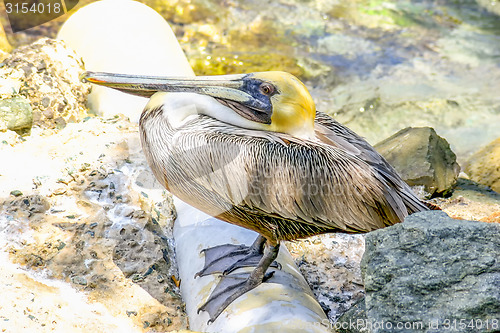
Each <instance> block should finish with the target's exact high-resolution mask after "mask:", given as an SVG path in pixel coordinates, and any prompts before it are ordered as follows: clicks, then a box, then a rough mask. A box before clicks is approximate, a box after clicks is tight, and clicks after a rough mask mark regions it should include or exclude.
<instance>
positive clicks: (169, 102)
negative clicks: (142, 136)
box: [146, 92, 265, 130]
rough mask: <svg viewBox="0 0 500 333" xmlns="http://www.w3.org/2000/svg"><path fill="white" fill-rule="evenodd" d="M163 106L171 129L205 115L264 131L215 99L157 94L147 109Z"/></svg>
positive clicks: (198, 95) (202, 96)
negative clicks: (199, 115) (197, 116)
mask: <svg viewBox="0 0 500 333" xmlns="http://www.w3.org/2000/svg"><path fill="white" fill-rule="evenodd" d="M160 105H162V106H163V116H164V117H166V118H167V120H168V122H169V123H170V125H171V126H172V127H173V128H178V127H180V126H182V125H183V124H184V123H185V122H186V121H188V120H189V119H192V116H196V115H198V114H202V115H206V116H209V117H212V118H214V119H217V120H220V121H222V122H225V123H228V124H231V125H234V126H237V127H241V128H248V129H254V130H265V127H264V126H265V125H264V124H259V123H256V122H253V121H251V120H248V119H246V118H243V117H242V116H240V115H239V114H237V113H236V112H234V111H233V110H232V109H230V108H228V107H226V106H224V105H222V104H221V103H219V102H218V101H217V100H216V99H215V98H213V97H210V96H206V95H200V94H196V93H184V92H183V93H177V92H174V93H166V92H157V93H156V94H154V95H153V96H151V98H150V100H149V102H148V104H147V105H146V108H147V109H153V108H157V107H158V106H160Z"/></svg>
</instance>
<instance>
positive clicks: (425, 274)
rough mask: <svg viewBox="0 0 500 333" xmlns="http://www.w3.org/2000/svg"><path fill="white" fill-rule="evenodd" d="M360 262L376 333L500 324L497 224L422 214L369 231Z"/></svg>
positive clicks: (495, 326)
mask: <svg viewBox="0 0 500 333" xmlns="http://www.w3.org/2000/svg"><path fill="white" fill-rule="evenodd" d="M361 265H362V271H363V275H364V281H365V290H366V298H365V302H366V315H367V317H368V321H369V322H371V323H372V324H373V326H372V327H371V329H372V332H374V333H378V332H444V331H455V332H456V331H459V332H498V330H499V329H500V326H499V325H500V322H499V321H500V225H498V224H496V223H483V222H472V221H464V220H454V219H451V218H449V217H448V216H447V215H446V213H444V212H436V211H429V212H421V213H417V214H414V215H411V216H409V217H408V218H406V219H405V221H404V223H399V224H397V225H394V226H392V227H388V228H385V229H381V230H377V231H374V232H371V233H369V234H368V235H367V237H366V252H365V255H364V257H363V260H362V263H361ZM381 323H383V324H381ZM398 324H399V325H402V326H403V327H402V328H397V325H398ZM487 324H488V327H487V326H486V325H487ZM481 325H482V326H481ZM454 327H457V329H453V328H454ZM391 328H392V329H391Z"/></svg>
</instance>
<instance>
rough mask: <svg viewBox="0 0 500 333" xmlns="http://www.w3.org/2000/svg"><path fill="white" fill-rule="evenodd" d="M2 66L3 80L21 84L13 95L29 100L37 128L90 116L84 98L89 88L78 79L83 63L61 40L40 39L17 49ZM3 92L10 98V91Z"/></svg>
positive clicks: (1, 74)
mask: <svg viewBox="0 0 500 333" xmlns="http://www.w3.org/2000/svg"><path fill="white" fill-rule="evenodd" d="M3 63H4V65H3V66H2V67H0V77H2V78H4V79H9V80H11V82H14V83H16V82H17V83H19V84H18V85H17V86H16V84H12V86H13V89H12V96H16V94H19V95H21V96H23V97H25V98H27V99H28V100H29V102H30V105H31V108H32V109H33V121H34V124H35V125H38V126H41V127H45V128H55V127H58V128H61V127H64V126H65V125H66V123H67V122H74V121H78V120H81V119H83V118H84V117H85V116H87V111H86V107H85V98H86V97H85V96H86V94H87V93H88V91H89V89H90V86H89V84H84V83H81V82H80V80H79V75H80V74H81V73H82V72H83V70H84V69H83V62H82V60H81V59H80V57H79V56H78V55H77V54H76V53H75V52H74V51H72V50H70V49H68V48H67V47H66V46H65V44H64V43H63V42H62V41H56V40H53V39H49V38H43V39H40V40H39V41H37V42H35V43H33V44H30V45H26V46H22V47H19V48H17V49H15V50H14V51H13V52H12V54H11V55H10V56H9V57H8V58H7V59H5V60H4V62H3ZM16 87H17V88H18V89H19V90H18V91H16ZM3 93H4V94H3V95H2V97H4V98H5V97H10V96H5V94H8V93H9V92H8V91H7V92H5V91H3Z"/></svg>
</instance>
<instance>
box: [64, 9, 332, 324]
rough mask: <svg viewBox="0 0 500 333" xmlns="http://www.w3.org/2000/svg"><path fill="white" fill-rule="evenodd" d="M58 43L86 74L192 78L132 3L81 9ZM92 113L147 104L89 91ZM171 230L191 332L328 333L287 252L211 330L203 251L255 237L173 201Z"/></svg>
mask: <svg viewBox="0 0 500 333" xmlns="http://www.w3.org/2000/svg"><path fill="white" fill-rule="evenodd" d="M58 38H60V39H63V40H64V41H65V42H66V43H67V44H68V45H69V46H71V47H72V48H74V49H75V51H77V52H78V53H79V54H80V55H81V56H82V58H83V60H84V61H85V64H86V69H87V70H92V71H105V72H116V73H126V74H145V75H165V76H167V75H170V76H193V75H194V74H193V71H192V69H191V67H190V66H189V63H188V61H187V59H186V57H185V56H184V53H183V52H182V49H181V48H180V46H179V44H178V42H177V40H176V39H175V36H174V34H173V32H172V30H171V28H170V26H169V25H168V23H167V22H166V21H165V20H164V19H163V18H162V17H161V16H160V15H159V14H158V13H156V12H155V11H154V10H152V9H151V8H149V7H147V6H146V5H143V4H140V3H138V2H135V1H130V0H103V1H99V2H94V3H92V4H90V5H88V6H85V7H83V8H82V9H80V10H78V11H77V12H76V13H75V14H73V16H71V17H70V18H69V19H68V21H66V23H65V24H64V25H63V27H62V28H61V31H60V32H59V35H58ZM92 89H93V92H92V96H90V99H91V102H92V105H91V106H92V107H93V108H94V110H95V111H96V113H99V114H103V115H105V116H109V115H113V114H115V113H124V114H125V115H127V116H129V117H130V118H131V119H138V117H139V115H140V112H141V110H142V109H143V108H144V105H145V104H146V102H147V99H144V98H141V97H136V96H130V95H126V94H123V93H121V92H118V91H114V90H112V89H107V88H103V87H95V86H94V87H93V88H92ZM176 208H177V211H178V218H177V220H176V224H175V228H174V237H175V242H176V255H177V261H178V265H179V274H180V278H181V292H182V296H183V299H184V301H185V302H186V311H187V313H188V316H189V322H190V328H191V329H192V330H196V331H203V332H221V333H224V332H231V333H237V332H241V333H243V332H254V333H257V332H266V333H272V332H288V333H290V332H292V333H293V332H301V333H303V332H311V333H320V332H329V330H328V329H327V328H326V327H325V326H321V325H320V323H321V322H323V323H325V322H326V316H325V314H324V313H323V311H322V309H321V307H320V306H319V304H318V303H317V302H316V300H315V299H314V297H313V295H312V292H311V290H310V289H309V287H308V285H307V283H306V282H305V280H304V278H303V277H302V276H301V274H300V273H299V271H298V269H297V267H296V266H295V265H294V263H293V260H292V258H291V256H290V254H289V253H288V251H287V250H286V248H285V247H284V246H282V247H281V250H280V254H279V256H278V259H277V261H278V262H280V263H281V265H282V269H281V270H278V271H277V272H276V273H275V275H274V277H273V279H272V280H270V281H272V283H271V282H269V283H264V284H262V285H260V286H258V287H257V288H255V289H254V290H252V291H250V292H248V293H247V294H245V295H243V296H241V297H240V298H238V299H237V300H235V301H234V302H233V303H232V304H231V305H230V306H229V307H228V308H227V309H226V310H225V311H224V312H223V313H222V314H221V315H220V316H219V318H218V319H217V320H216V321H215V322H214V323H212V324H210V325H207V322H208V319H209V317H208V314H207V313H206V312H200V313H199V314H198V311H197V310H198V307H200V306H201V305H202V304H203V303H204V302H205V300H206V299H207V298H208V296H209V294H210V292H211V290H213V288H215V286H216V284H217V282H218V278H217V276H216V275H211V276H204V277H198V278H196V279H195V277H194V276H195V274H196V272H198V271H199V270H200V269H201V268H202V267H203V266H204V262H205V259H204V255H203V254H201V253H200V251H201V250H202V249H204V248H207V247H212V246H215V245H219V244H227V243H233V244H242V243H244V244H248V245H250V244H251V243H252V242H253V241H254V240H255V238H256V237H257V234H255V233H254V232H252V231H249V230H246V229H243V228H239V227H237V226H233V225H231V224H228V223H225V222H222V221H219V220H217V219H215V218H211V217H210V216H208V215H205V214H204V213H202V212H200V211H198V210H196V209H194V208H193V207H190V206H188V205H187V204H185V203H183V202H181V201H180V200H176Z"/></svg>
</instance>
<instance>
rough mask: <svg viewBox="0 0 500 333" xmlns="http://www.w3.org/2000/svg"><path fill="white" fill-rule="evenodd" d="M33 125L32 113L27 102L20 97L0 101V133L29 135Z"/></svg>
mask: <svg viewBox="0 0 500 333" xmlns="http://www.w3.org/2000/svg"><path fill="white" fill-rule="evenodd" d="M32 124H33V111H32V110H31V105H30V103H29V101H28V100H27V99H26V98H24V97H21V96H16V97H13V98H8V99H2V100H0V131H5V130H11V131H15V132H16V133H17V134H20V135H23V134H29V133H30V130H31V126H32Z"/></svg>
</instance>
